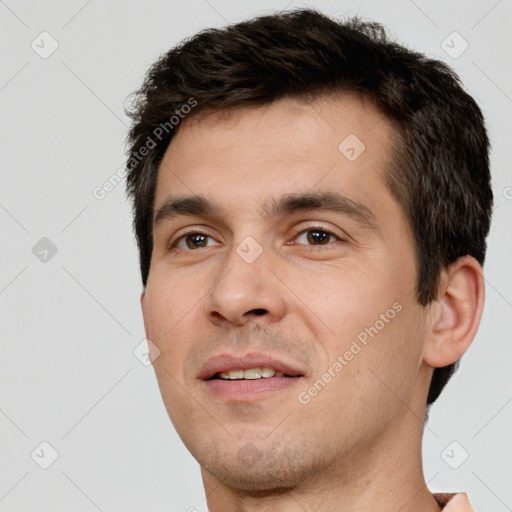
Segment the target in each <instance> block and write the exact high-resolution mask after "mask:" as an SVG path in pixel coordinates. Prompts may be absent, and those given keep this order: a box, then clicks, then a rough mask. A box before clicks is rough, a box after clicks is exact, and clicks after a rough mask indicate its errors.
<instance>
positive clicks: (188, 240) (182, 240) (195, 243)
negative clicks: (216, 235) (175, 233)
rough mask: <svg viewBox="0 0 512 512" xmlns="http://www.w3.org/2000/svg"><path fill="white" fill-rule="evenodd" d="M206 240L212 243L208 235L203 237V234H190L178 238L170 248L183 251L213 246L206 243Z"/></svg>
mask: <svg viewBox="0 0 512 512" xmlns="http://www.w3.org/2000/svg"><path fill="white" fill-rule="evenodd" d="M208 239H210V240H212V241H213V238H212V237H211V236H209V235H205V234H204V233H199V232H192V233H186V234H184V235H182V236H180V237H179V238H178V239H177V240H176V241H175V242H174V244H172V248H177V249H181V250H184V251H187V250H190V249H192V250H193V249H200V248H202V247H208V246H211V245H215V243H208Z"/></svg>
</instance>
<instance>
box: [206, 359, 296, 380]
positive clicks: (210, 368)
mask: <svg viewBox="0 0 512 512" xmlns="http://www.w3.org/2000/svg"><path fill="white" fill-rule="evenodd" d="M249 368H273V369H274V370H276V371H279V372H283V373H284V374H285V375H290V376H292V377H295V376H303V375H304V371H303V370H301V369H300V365H299V364H296V363H286V362H284V361H282V360H279V359H277V358H276V357H273V356H270V355H266V354H257V353H250V354H245V355H243V356H235V355H232V354H219V355H216V356H213V357H211V358H210V359H208V360H207V361H206V362H205V363H204V365H203V366H202V367H201V370H200V372H199V375H198V378H199V379H203V380H206V379H209V378H210V377H213V376H214V375H215V374H216V373H219V372H228V371H230V370H248V369H249Z"/></svg>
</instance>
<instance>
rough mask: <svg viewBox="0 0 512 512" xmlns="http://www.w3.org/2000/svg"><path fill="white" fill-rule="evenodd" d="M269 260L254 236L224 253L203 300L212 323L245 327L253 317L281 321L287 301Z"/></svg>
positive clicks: (268, 256)
mask: <svg viewBox="0 0 512 512" xmlns="http://www.w3.org/2000/svg"><path fill="white" fill-rule="evenodd" d="M271 262H272V258H271V255H270V253H269V252H268V250H264V248H263V244H260V243H259V242H258V241H257V240H256V239H255V238H254V237H252V236H247V237H246V238H244V239H243V240H242V241H241V242H240V243H238V244H234V245H233V246H232V247H231V248H230V251H229V252H227V253H226V255H225V258H224V259H223V261H222V263H220V264H219V272H218V275H217V276H216V282H215V284H214V285H213V286H212V288H211V290H210V292H209V293H208V294H207V296H206V300H205V314H206V315H207V317H208V319H209V320H210V321H212V322H214V323H219V322H220V323H222V322H231V323H234V324H238V325H241V324H244V323H245V322H247V321H249V320H250V319H251V318H254V317H255V316H258V317H260V316H263V315H266V316H267V317H268V318H269V319H272V320H277V319H279V318H281V317H282V316H283V315H284V313H285V310H286V301H285V297H284V294H283V290H282V286H281V285H280V281H279V280H278V279H277V278H276V277H275V276H274V275H273V272H272V271H271V270H270V265H271Z"/></svg>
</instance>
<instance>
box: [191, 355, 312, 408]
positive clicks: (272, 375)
mask: <svg viewBox="0 0 512 512" xmlns="http://www.w3.org/2000/svg"><path fill="white" fill-rule="evenodd" d="M299 366H300V365H298V364H296V363H288V362H285V361H281V360H278V359H276V358H273V357H270V356H266V355H262V354H247V355H245V356H241V357H235V356H232V355H229V354H221V355H218V356H215V357H212V358H211V359H209V360H208V361H207V362H206V363H205V365H204V366H203V368H202V369H201V371H200V373H199V376H198V377H199V378H200V379H201V380H203V381H204V383H205V385H206V389H207V390H208V391H209V392H210V393H212V394H214V395H216V396H217V397H218V398H222V399H225V400H230V401H248V400H253V399H257V398H262V397H264V396H266V395H268V394H270V393H274V392H276V391H279V390H284V389H286V388H289V387H290V386H293V385H294V384H297V383H298V382H299V381H302V379H303V378H304V377H305V370H304V369H302V368H300V367H299Z"/></svg>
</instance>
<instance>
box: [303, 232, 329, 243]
mask: <svg viewBox="0 0 512 512" xmlns="http://www.w3.org/2000/svg"><path fill="white" fill-rule="evenodd" d="M328 240H329V234H328V233H326V232H325V231H321V230H319V229H314V230H310V231H309V232H308V241H309V242H312V243H319V244H325V243H326V242H327V241H328Z"/></svg>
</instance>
